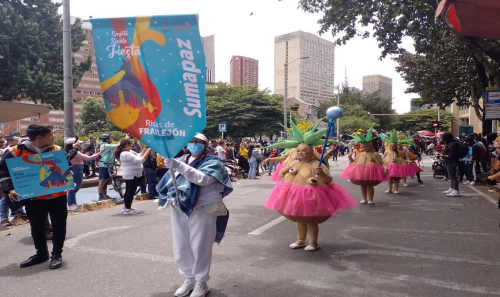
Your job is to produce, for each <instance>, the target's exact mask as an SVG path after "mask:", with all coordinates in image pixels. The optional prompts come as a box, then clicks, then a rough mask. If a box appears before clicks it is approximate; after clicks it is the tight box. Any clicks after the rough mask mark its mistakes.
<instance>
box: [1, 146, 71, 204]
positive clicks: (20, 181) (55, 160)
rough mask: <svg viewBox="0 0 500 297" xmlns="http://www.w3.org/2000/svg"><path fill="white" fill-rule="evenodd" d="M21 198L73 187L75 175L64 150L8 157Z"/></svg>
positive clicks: (13, 179)
mask: <svg viewBox="0 0 500 297" xmlns="http://www.w3.org/2000/svg"><path fill="white" fill-rule="evenodd" d="M6 161H7V167H8V168H9V172H10V177H11V178H12V183H13V185H14V189H15V190H16V192H17V193H18V194H19V195H21V196H20V197H18V199H19V200H23V199H29V198H33V197H39V196H44V195H48V194H54V193H59V192H64V191H67V190H68V189H73V188H75V187H74V183H73V175H71V170H70V168H69V165H68V159H67V158H66V154H65V153H64V151H55V152H48V153H43V154H35V155H29V156H24V157H19V158H12V159H7V160H6Z"/></svg>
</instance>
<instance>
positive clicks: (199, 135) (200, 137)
mask: <svg viewBox="0 0 500 297" xmlns="http://www.w3.org/2000/svg"><path fill="white" fill-rule="evenodd" d="M194 138H196V139H199V140H203V141H205V142H206V143H208V138H207V137H206V136H205V135H203V134H201V133H198V134H196V136H195V137H194Z"/></svg>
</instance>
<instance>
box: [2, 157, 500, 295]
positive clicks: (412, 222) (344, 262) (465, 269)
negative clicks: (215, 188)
mask: <svg viewBox="0 0 500 297" xmlns="http://www.w3.org/2000/svg"><path fill="white" fill-rule="evenodd" d="M425 163H426V167H425V169H426V172H425V173H424V174H423V180H424V182H425V184H424V185H423V186H420V185H419V184H418V183H417V182H416V180H410V181H409V184H410V185H409V187H401V189H400V191H401V194H400V195H394V194H385V193H384V191H385V187H386V184H382V185H379V186H378V187H377V188H376V194H375V203H376V204H375V205H373V206H368V205H360V206H358V207H357V208H356V209H354V210H352V211H350V212H344V213H340V214H339V215H337V216H335V217H332V218H331V219H329V220H328V221H327V222H325V223H323V224H321V225H320V239H319V244H320V246H321V249H320V250H318V251H316V252H305V251H304V250H291V249H290V248H289V245H290V243H292V242H294V241H295V225H294V224H293V223H292V222H290V221H287V220H284V219H282V217H281V216H280V215H279V214H278V213H276V212H274V211H270V210H267V209H266V208H264V207H263V203H264V202H265V200H266V199H267V196H268V194H269V193H270V191H271V189H272V188H273V186H274V183H273V182H272V181H270V179H269V177H267V176H263V177H261V178H260V179H258V180H254V181H251V180H244V181H241V182H238V183H235V184H234V188H235V191H234V192H233V194H231V195H230V196H229V197H227V198H226V199H225V202H226V204H227V207H228V208H229V211H230V221H229V226H228V230H227V235H226V237H225V238H224V240H223V241H222V243H221V244H220V245H218V246H215V247H214V259H213V265H212V279H211V280H210V282H209V285H210V287H211V288H212V292H211V293H210V295H209V296H212V297H222V296H244V297H253V296H411V297H415V296H425V297H428V296H439V297H446V296H450V297H452V296H453V297H459V296H464V297H465V296H466V297H473V296H500V278H499V276H500V252H499V251H500V228H499V218H500V210H499V209H498V208H497V206H496V205H495V204H494V202H495V201H496V200H497V199H498V198H497V196H495V195H496V194H494V193H490V192H488V191H487V188H485V187H476V188H475V189H473V188H472V187H466V186H462V187H461V192H462V197H460V198H447V197H445V196H444V195H443V194H441V192H442V191H443V190H447V189H448V188H449V183H448V182H444V181H441V180H437V179H433V178H432V176H431V170H430V161H429V160H426V161H425ZM346 165H347V160H346V158H345V157H344V158H343V159H340V160H339V162H338V167H337V165H336V164H335V162H333V164H332V174H333V176H334V181H335V182H337V183H338V184H341V185H342V186H344V187H346V188H347V189H348V190H349V191H351V193H352V194H353V195H354V196H355V197H356V198H357V199H358V201H359V196H360V189H359V188H358V187H357V186H354V185H352V184H350V183H349V182H348V181H345V180H341V179H340V178H339V174H340V172H341V170H342V169H343V168H344V167H345V166H346ZM92 193H96V189H95V188H89V189H85V190H83V191H82V194H79V195H81V197H82V199H87V198H84V197H90V196H92V195H93V194H92ZM78 197H79V198H78V199H79V202H81V200H80V196H78ZM92 197H93V196H92ZM134 206H135V207H136V208H138V209H140V210H142V211H144V213H143V214H141V215H138V216H124V215H122V214H121V207H122V206H117V207H115V208H111V209H103V210H99V211H94V212H87V213H80V214H76V215H71V216H70V217H69V219H68V236H67V241H66V246H65V251H64V254H63V260H64V266H63V267H62V268H61V269H58V270H55V271H50V270H49V269H48V263H44V264H41V265H38V266H34V267H30V268H25V269H20V268H19V267H18V265H19V262H21V261H22V260H25V259H26V258H28V257H29V256H31V255H32V254H33V253H34V249H33V243H32V239H31V237H30V229H29V226H28V225H24V226H20V227H16V228H13V229H9V230H5V229H1V230H2V231H1V232H0V296H53V297H56V296H96V297H97V296H152V297H160V296H173V292H174V291H175V289H176V288H177V287H178V286H179V285H180V284H181V283H182V281H183V279H182V277H181V276H180V275H179V274H178V271H177V268H176V266H175V264H174V263H173V255H172V235H171V228H170V221H169V220H170V210H165V211H158V210H157V206H156V205H155V203H154V202H153V201H143V202H136V203H134ZM7 234H10V235H7Z"/></svg>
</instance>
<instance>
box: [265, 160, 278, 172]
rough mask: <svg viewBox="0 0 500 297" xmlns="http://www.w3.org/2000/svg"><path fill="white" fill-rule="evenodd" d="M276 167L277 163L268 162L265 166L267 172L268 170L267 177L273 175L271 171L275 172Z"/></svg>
mask: <svg viewBox="0 0 500 297" xmlns="http://www.w3.org/2000/svg"><path fill="white" fill-rule="evenodd" d="M277 166H278V163H277V162H269V163H268V164H267V170H269V175H272V174H273V170H276V167H277Z"/></svg>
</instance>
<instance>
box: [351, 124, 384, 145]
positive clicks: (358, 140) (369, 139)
mask: <svg viewBox="0 0 500 297" xmlns="http://www.w3.org/2000/svg"><path fill="white" fill-rule="evenodd" d="M349 136H351V137H352V138H353V140H354V142H355V143H367V142H372V140H373V139H375V138H377V137H378V136H375V137H374V136H373V127H370V129H368V131H367V132H366V136H363V135H362V134H360V135H354V134H353V135H349Z"/></svg>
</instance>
